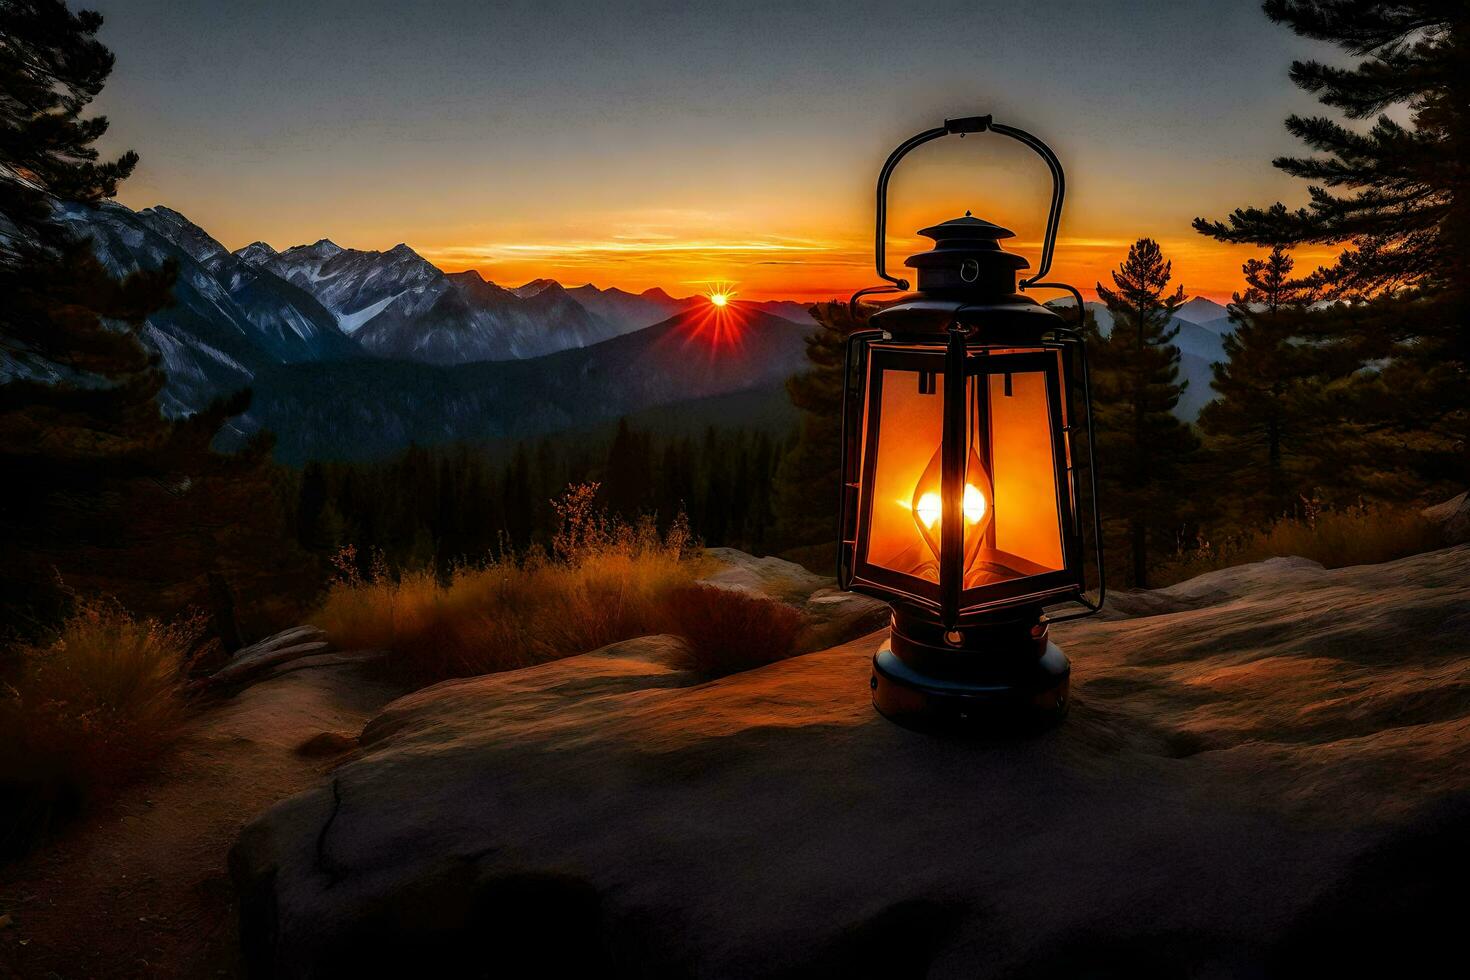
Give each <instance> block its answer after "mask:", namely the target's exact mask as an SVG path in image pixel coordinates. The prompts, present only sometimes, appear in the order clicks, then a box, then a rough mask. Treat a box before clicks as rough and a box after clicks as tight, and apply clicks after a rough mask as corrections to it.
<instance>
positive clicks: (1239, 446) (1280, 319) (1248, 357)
mask: <svg viewBox="0 0 1470 980" xmlns="http://www.w3.org/2000/svg"><path fill="white" fill-rule="evenodd" d="M1293 267H1294V263H1293V261H1292V258H1291V254H1290V252H1288V251H1287V250H1286V249H1285V248H1283V247H1281V246H1279V245H1278V246H1276V247H1275V248H1273V249H1272V250H1271V252H1270V254H1269V255H1268V256H1267V257H1266V258H1264V259H1260V258H1252V259H1248V260H1246V262H1245V264H1244V265H1243V266H1241V271H1242V272H1243V273H1244V275H1245V282H1246V288H1245V290H1244V291H1243V292H1238V293H1236V294H1235V295H1234V297H1233V301H1232V302H1231V304H1230V321H1231V323H1232V324H1233V325H1234V329H1233V330H1232V331H1231V332H1230V333H1228V334H1226V335H1225V344H1224V346H1225V360H1224V361H1223V362H1219V363H1216V364H1214V365H1213V366H1212V371H1213V373H1214V379H1213V381H1212V382H1211V384H1210V386H1211V387H1212V388H1214V389H1215V391H1216V392H1217V393H1218V394H1219V396H1220V397H1219V398H1217V399H1215V400H1214V401H1211V402H1210V403H1209V404H1207V405H1205V407H1204V409H1203V410H1202V411H1201V412H1200V420H1199V422H1200V428H1202V429H1204V430H1205V432H1206V433H1209V434H1210V435H1211V436H1212V437H1213V439H1212V441H1211V447H1210V448H1211V449H1212V451H1213V455H1214V457H1215V461H1216V462H1217V463H1218V464H1222V465H1223V469H1221V470H1220V471H1219V472H1218V475H1217V479H1216V480H1214V481H1213V483H1214V485H1215V486H1217V487H1226V486H1228V487H1229V488H1230V492H1229V493H1228V494H1226V495H1223V497H1224V499H1223V500H1222V501H1221V503H1222V504H1224V505H1225V506H1223V507H1222V509H1224V510H1226V511H1227V512H1233V516H1238V517H1245V518H1248V519H1253V520H1260V519H1264V518H1267V517H1270V516H1273V515H1279V514H1280V513H1282V512H1283V511H1284V510H1286V509H1287V508H1288V507H1289V506H1290V504H1291V502H1292V501H1293V500H1294V499H1295V497H1296V496H1297V495H1298V494H1299V493H1300V492H1302V491H1303V490H1304V489H1307V488H1305V487H1302V486H1300V485H1299V483H1298V482H1296V481H1294V480H1293V479H1292V478H1291V477H1289V475H1288V472H1287V470H1288V466H1287V456H1288V455H1291V456H1292V457H1293V459H1294V461H1299V460H1300V459H1301V458H1302V457H1304V456H1307V455H1310V451H1309V444H1310V443H1311V441H1312V438H1313V433H1312V430H1313V428H1314V426H1313V425H1312V424H1311V419H1312V416H1313V412H1312V407H1311V405H1312V402H1313V401H1314V399H1315V398H1316V397H1318V396H1319V395H1320V387H1321V386H1320V383H1318V381H1317V376H1316V371H1317V364H1316V363H1315V362H1316V361H1317V360H1319V359H1318V358H1317V357H1316V356H1315V354H1316V348H1314V347H1312V346H1310V345H1309V344H1308V343H1307V342H1306V337H1305V334H1306V333H1307V331H1308V330H1309V329H1310V327H1309V326H1308V324H1307V322H1306V321H1307V318H1308V316H1309V314H1308V312H1307V308H1308V307H1309V306H1310V305H1311V303H1312V302H1313V301H1314V300H1315V299H1316V296H1317V289H1316V287H1314V286H1313V285H1312V284H1311V283H1309V282H1306V281H1303V280H1300V279H1293V278H1292V276H1291V273H1292V269H1293ZM1298 468H1299V463H1298Z"/></svg>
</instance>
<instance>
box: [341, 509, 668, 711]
mask: <svg viewBox="0 0 1470 980" xmlns="http://www.w3.org/2000/svg"><path fill="white" fill-rule="evenodd" d="M596 493H597V485H596V484H586V485H582V486H578V487H573V488H572V489H571V490H569V491H568V492H567V494H566V495H565V496H564V497H563V498H562V499H561V500H559V501H557V513H558V516H559V518H560V520H559V530H558V532H557V535H556V538H555V540H554V541H553V543H552V553H551V555H549V556H548V555H545V554H543V553H535V552H533V553H532V554H530V555H527V556H523V557H515V556H511V557H503V558H501V559H499V560H495V561H487V562H486V563H484V564H482V565H478V566H466V567H461V568H458V569H455V570H454V571H453V572H452V573H451V574H450V575H449V576H448V577H447V578H441V577H439V576H437V575H435V574H433V573H431V572H405V573H402V574H397V575H395V574H393V573H392V572H391V571H390V570H389V569H388V568H386V567H385V566H384V564H383V562H382V561H381V559H375V560H374V562H373V563H372V568H371V570H370V571H369V572H368V574H366V575H362V574H359V573H358V572H357V558H356V555H355V553H353V552H351V551H350V550H348V551H346V552H344V554H343V555H341V556H340V560H339V562H338V568H339V572H340V575H339V581H338V582H337V583H336V584H335V585H333V586H332V588H331V590H330V591H329V592H328V594H327V597H326V600H325V602H324V604H323V606H322V608H321V611H320V612H319V613H318V614H317V616H316V617H315V619H314V621H315V622H316V624H317V625H319V626H321V627H322V628H323V629H325V630H326V631H327V634H328V636H329V637H330V638H331V639H332V641H333V642H334V643H335V644H337V645H338V646H340V647H344V648H376V649H383V650H387V651H389V653H390V657H389V659H388V663H389V665H390V667H391V669H392V670H393V671H394V672H395V673H396V674H398V675H399V676H401V677H404V678H406V679H409V680H413V681H417V682H432V681H436V680H441V679H444V678H448V677H463V676H469V675H474V674H483V673H489V672H492V671H498V670H509V669H512V668H515V667H524V666H527V665H530V664H536V663H542V662H545V661H547V660H555V659H557V658H560V657H565V656H570V655H572V654H576V653H583V652H585V651H587V650H593V649H596V648H597V647H600V646H605V645H607V644H609V643H615V642H617V641H619V640H626V639H629V638H631V637H634V636H642V635H645V634H648V633H657V632H661V631H663V630H664V628H665V625H666V620H667V604H666V597H667V596H668V594H669V593H670V592H671V591H672V590H673V589H675V588H677V587H678V586H681V585H685V584H687V583H689V582H690V581H692V580H693V577H694V575H695V571H696V563H695V562H694V561H693V560H691V559H690V557H689V556H690V550H691V545H692V542H691V540H690V536H689V531H688V527H687V525H686V524H685V523H684V522H683V521H676V522H675V524H674V526H673V527H672V528H671V529H670V530H669V531H668V532H667V533H666V534H662V535H661V534H659V532H658V530H657V528H656V527H655V526H654V524H653V522H652V521H650V520H645V521H640V522H639V523H637V524H634V525H629V524H626V523H623V522H620V521H615V520H610V519H609V518H608V517H607V516H606V514H604V513H602V512H601V511H599V510H598V509H597V508H596V507H595V505H594V498H595V496H596Z"/></svg>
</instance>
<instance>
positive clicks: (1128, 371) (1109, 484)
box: [1088, 238, 1198, 588]
mask: <svg viewBox="0 0 1470 980" xmlns="http://www.w3.org/2000/svg"><path fill="white" fill-rule="evenodd" d="M1171 278H1172V267H1171V264H1170V263H1169V262H1168V261H1167V260H1166V259H1165V258H1164V256H1163V253H1162V251H1160V249H1159V246H1158V244H1157V243H1156V242H1154V241H1153V240H1152V239H1148V238H1141V239H1139V240H1138V241H1137V242H1135V243H1134V244H1133V246H1132V247H1131V248H1130V249H1129V250H1128V257H1127V259H1126V260H1124V262H1123V264H1122V266H1120V267H1119V268H1118V270H1117V271H1115V272H1114V273H1113V274H1112V279H1113V286H1114V288H1111V289H1110V288H1108V287H1106V286H1104V285H1103V284H1102V283H1098V284H1097V294H1098V296H1100V297H1101V298H1102V300H1103V302H1104V303H1105V304H1107V308H1108V312H1109V313H1110V314H1111V315H1112V319H1113V325H1112V329H1111V331H1110V332H1109V333H1108V335H1107V337H1106V338H1104V337H1102V336H1101V335H1100V333H1099V332H1098V331H1097V329H1096V325H1095V321H1094V325H1093V327H1092V334H1093V335H1092V336H1091V337H1089V338H1088V344H1089V348H1088V349H1089V351H1090V355H1089V360H1090V361H1091V362H1092V393H1093V407H1094V411H1095V412H1096V426H1097V439H1098V449H1097V453H1098V459H1099V467H1098V468H1099V472H1100V474H1101V477H1102V481H1101V482H1102V486H1101V487H1100V494H1101V498H1100V499H1101V504H1102V507H1103V512H1104V515H1105V517H1106V518H1107V523H1108V524H1109V525H1110V529H1111V530H1112V532H1113V533H1112V534H1111V535H1110V537H1112V538H1114V542H1113V543H1112V544H1111V545H1110V547H1109V551H1110V553H1112V554H1114V555H1117V554H1120V553H1121V554H1126V555H1127V556H1128V564H1127V568H1128V572H1129V584H1131V585H1133V586H1134V587H1137V588H1146V587H1147V586H1148V569H1149V561H1150V557H1151V555H1152V554H1153V553H1156V552H1160V551H1162V550H1163V549H1164V548H1165V546H1166V545H1168V544H1169V543H1171V542H1172V538H1173V534H1174V533H1175V532H1176V531H1177V529H1178V525H1179V522H1180V517H1181V515H1182V514H1183V513H1184V512H1185V509H1186V508H1185V494H1184V479H1185V477H1186V475H1187V465H1188V463H1189V462H1190V459H1191V457H1192V456H1193V454H1194V452H1195V450H1196V449H1197V448H1198V440H1197V439H1196V438H1195V435H1194V433H1193V432H1192V431H1191V430H1190V428H1189V426H1188V425H1186V424H1185V423H1183V422H1181V421H1180V420H1179V419H1178V418H1177V417H1176V416H1175V415H1174V413H1173V409H1174V407H1175V405H1177V404H1178V403H1179V396H1180V395H1181V394H1182V393H1183V391H1184V388H1185V386H1186V385H1187V384H1188V383H1189V382H1188V381H1183V382H1181V381H1180V380H1179V349H1178V348H1177V347H1175V346H1174V345H1173V344H1171V343H1170V341H1172V340H1173V339H1174V338H1175V337H1176V336H1177V335H1178V333H1179V329H1180V328H1179V327H1177V326H1174V327H1172V328H1171V327H1170V322H1171V321H1172V320H1173V318H1174V311H1175V310H1177V309H1178V308H1179V306H1180V305H1181V304H1182V303H1183V302H1184V289H1183V287H1179V288H1176V289H1175V290H1174V291H1173V292H1172V293H1170V292H1167V290H1168V286H1169V281H1170V279H1171ZM1120 531H1122V532H1126V533H1119V532H1120ZM1119 546H1121V548H1120V547H1119Z"/></svg>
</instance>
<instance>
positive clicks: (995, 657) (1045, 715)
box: [870, 612, 1072, 732]
mask: <svg viewBox="0 0 1470 980" xmlns="http://www.w3.org/2000/svg"><path fill="white" fill-rule="evenodd" d="M956 632H957V633H958V634H959V636H958V637H956V636H954V635H953V634H951V635H950V639H956V638H957V639H959V641H960V642H959V643H951V642H949V641H948V640H946V639H945V633H944V631H943V630H942V628H941V627H939V626H936V625H934V624H932V623H926V622H922V621H920V622H915V621H912V620H906V617H904V616H903V615H902V614H900V613H895V614H894V617H893V627H892V631H891V634H890V637H889V640H888V642H887V643H885V644H884V645H883V646H882V647H880V648H879V650H878V652H877V653H876V654H875V655H874V656H873V676H872V680H871V682H870V683H871V687H872V690H873V706H874V707H875V708H877V709H878V711H879V712H881V713H882V714H883V715H884V716H885V717H887V718H889V719H890V720H892V721H895V722H897V723H899V724H901V725H904V726H906V727H910V728H929V729H934V728H943V729H962V730H970V731H997V732H998V731H1017V730H1028V729H1029V730H1035V729H1038V728H1045V727H1047V726H1049V725H1052V724H1055V723H1056V722H1058V721H1060V720H1061V719H1062V718H1063V717H1064V716H1065V715H1066V713H1067V704H1068V694H1069V689H1070V682H1071V674H1072V668H1071V664H1070V663H1069V662H1068V661H1067V657H1066V655H1065V654H1064V653H1062V650H1061V648H1060V647H1058V646H1057V645H1056V644H1055V643H1052V642H1051V640H1050V638H1049V637H1048V635H1047V629H1046V626H1045V624H1043V623H1041V622H1040V615H1039V612H1038V613H1035V614H1033V615H1030V616H1024V615H1023V616H1022V617H1020V618H1012V619H1004V620H990V621H986V622H980V623H975V624H971V625H969V626H967V627H962V628H961V630H959V631H956ZM936 640H937V641H938V642H934V641H936Z"/></svg>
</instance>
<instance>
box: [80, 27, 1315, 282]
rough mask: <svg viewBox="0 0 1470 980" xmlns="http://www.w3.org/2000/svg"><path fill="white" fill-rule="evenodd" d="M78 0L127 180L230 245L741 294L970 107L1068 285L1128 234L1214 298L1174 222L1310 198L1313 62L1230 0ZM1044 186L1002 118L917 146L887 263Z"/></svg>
mask: <svg viewBox="0 0 1470 980" xmlns="http://www.w3.org/2000/svg"><path fill="white" fill-rule="evenodd" d="M86 5H87V6H91V7H94V8H96V9H98V10H100V11H102V13H103V14H104V15H106V17H107V23H106V25H105V26H104V27H103V30H102V38H103V40H104V41H105V42H106V43H107V44H108V45H110V46H111V47H112V48H113V50H114V51H115V52H116V54H117V68H116V70H115V72H114V74H113V78H112V81H111V82H110V84H109V86H108V88H107V90H106V92H105V93H104V95H103V97H102V98H101V99H100V100H99V102H98V108H99V109H100V110H101V111H103V112H106V113H107V114H108V115H109V116H110V118H111V119H112V123H113V129H112V133H111V134H110V135H109V137H108V139H107V141H106V143H105V147H106V149H108V150H110V151H120V150H122V149H126V148H133V149H136V150H138V152H139V153H140V154H141V155H142V157H143V160H142V163H141V165H140V166H139V168H138V170H137V172H136V174H135V176H134V177H133V178H132V179H131V180H130V181H128V183H127V184H126V185H124V190H123V191H122V193H121V194H120V200H122V201H123V203H125V204H128V205H130V206H132V207H138V208H141V207H146V206H148V205H152V204H167V205H168V206H170V207H173V208H175V209H177V210H179V211H182V212H183V213H184V214H186V215H188V216H189V217H190V218H192V219H193V220H195V221H196V222H198V223H199V224H200V225H202V226H203V227H204V228H205V229H206V230H208V231H209V232H211V233H212V234H213V235H214V236H215V237H217V238H219V239H220V240H221V241H222V242H223V243H224V244H225V245H226V246H228V247H230V248H238V247H240V246H242V245H245V244H248V243H249V242H252V241H255V240H257V239H259V240H264V241H267V242H269V243H270V244H272V245H274V246H275V247H277V248H285V247H287V246H290V245H295V244H300V243H304V242H312V241H315V240H317V239H319V238H323V237H326V238H331V239H332V240H333V241H335V242H337V243H338V244H340V245H344V246H351V247H356V248H369V249H384V248H389V247H391V246H393V245H394V244H396V243H398V242H407V243H408V244H409V245H410V246H412V247H413V248H414V249H416V250H417V251H418V252H420V253H421V254H422V255H424V256H425V257H426V258H428V259H429V260H430V261H432V262H434V263H436V264H437V265H440V266H441V267H443V268H445V269H446V270H450V271H455V270H460V269H466V268H475V269H478V270H480V271H481V272H482V273H483V274H484V275H485V276H486V277H487V278H489V279H492V280H494V281H497V282H500V283H503V284H506V285H517V284H519V283H521V282H524V281H526V280H529V279H532V278H535V277H538V276H550V277H552V278H555V279H558V280H560V281H561V282H563V283H565V284H567V285H577V284H580V283H584V282H593V283H596V284H597V285H599V286H609V285H616V286H620V287H623V288H625V289H632V290H642V289H644V288H647V287H649V286H655V285H657V286H663V287H665V288H666V289H668V290H669V291H670V292H672V293H674V294H676V295H682V294H686V293H690V292H695V291H701V290H704V289H705V288H706V285H707V283H709V282H711V281H715V280H718V281H721V282H733V283H734V284H735V289H736V290H737V291H738V293H739V294H740V295H741V296H742V297H745V298H769V297H778V296H779V297H791V298H798V299H820V298H826V297H830V296H839V295H840V296H845V295H846V294H848V293H850V292H851V291H852V290H853V289H855V288H857V287H859V286H862V285H867V284H869V283H871V282H872V281H873V280H874V276H873V272H872V258H871V240H872V212H873V202H872V186H873V181H874V179H875V177H876V173H877V170H878V167H879V166H880V164H881V163H882V161H883V159H884V157H885V156H886V155H887V153H888V152H889V150H891V149H892V147H893V146H894V145H895V144H896V143H898V142H899V141H901V140H902V139H904V138H906V137H907V136H909V135H911V134H912V133H914V132H917V131H919V130H921V129H925V128H928V127H929V126H932V125H937V124H938V123H939V122H940V121H942V120H943V119H944V117H946V116H955V115H969V114H976V113H985V112H989V113H993V114H994V115H995V117H996V119H997V120H998V121H1002V122H1008V123H1011V124H1013V125H1017V126H1020V127H1022V128H1025V129H1028V130H1030V131H1031V132H1033V133H1035V134H1037V135H1038V136H1040V137H1042V138H1043V139H1045V140H1046V141H1047V142H1049V143H1050V144H1051V145H1052V146H1053V147H1054V148H1055V150H1056V151H1057V153H1058V155H1059V156H1060V157H1061V158H1062V161H1063V164H1064V165H1065V166H1066V168H1067V175H1068V185H1069V194H1068V200H1067V208H1066V211H1065V213H1064V215H1063V225H1062V240H1061V245H1060V247H1059V254H1058V259H1057V262H1056V263H1055V265H1054V275H1055V276H1059V277H1061V278H1064V279H1069V280H1071V281H1072V282H1074V283H1075V284H1077V285H1078V286H1081V287H1083V288H1084V290H1086V291H1089V292H1090V291H1091V288H1092V286H1093V284H1094V283H1095V282H1096V281H1097V280H1098V279H1099V278H1103V277H1104V276H1105V275H1106V273H1107V270H1108V269H1110V268H1112V267H1113V266H1114V265H1116V263H1117V262H1118V261H1119V260H1120V259H1121V258H1122V256H1123V253H1124V252H1125V251H1126V249H1127V245H1128V243H1129V242H1130V241H1132V240H1133V239H1136V238H1138V237H1140V236H1144V235H1147V236H1151V237H1154V238H1156V239H1158V240H1159V241H1160V242H1161V243H1162V244H1163V246H1164V249H1165V252H1166V254H1167V255H1169V256H1170V257H1171V258H1172V259H1173V260H1174V270H1175V274H1176V281H1178V282H1182V283H1183V284H1184V286H1185V288H1186V290H1187V291H1188V292H1189V293H1191V294H1197V295H1205V296H1210V297H1213V298H1216V299H1224V298H1226V297H1228V295H1229V293H1230V292H1231V291H1232V290H1233V289H1236V288H1238V287H1239V284H1240V283H1239V267H1240V263H1241V262H1242V261H1243V259H1244V258H1246V257H1248V256H1249V255H1250V254H1252V252H1251V250H1249V249H1240V248H1227V247H1224V246H1220V245H1217V244H1215V243H1213V242H1211V241H1209V240H1207V239H1204V238H1202V237H1200V236H1198V235H1196V234H1195V233H1194V232H1193V231H1192V230H1191V229H1190V227H1189V221H1190V219H1191V218H1193V217H1194V216H1196V215H1205V216H1209V217H1221V216H1223V215H1224V214H1226V213H1227V212H1228V211H1229V210H1230V209H1231V208H1234V207H1236V206H1239V205H1244V204H1262V203H1270V202H1272V201H1275V200H1285V201H1287V202H1288V203H1292V204H1295V203H1299V202H1301V201H1302V200H1303V199H1304V197H1305V189H1304V188H1303V187H1302V186H1301V185H1300V184H1299V182H1296V181H1293V180H1291V179H1290V178H1287V177H1284V176H1282V175H1280V174H1279V173H1277V172H1276V171H1275V170H1273V169H1272V168H1271V167H1270V164H1269V161H1270V159H1271V158H1272V157H1273V156H1275V155H1278V154H1281V153H1284V152H1296V151H1297V150H1298V147H1297V145H1296V144H1295V141H1293V140H1292V139H1291V138H1290V137H1289V136H1288V135H1287V134H1286V132H1285V130H1284V129H1283V127H1282V120H1283V118H1284V117H1285V116H1286V115H1287V114H1288V113H1290V112H1293V111H1296V112H1313V111H1316V108H1317V107H1316V104H1315V103H1314V102H1313V101H1312V100H1311V98H1310V97H1309V96H1307V95H1305V94H1303V93H1299V92H1297V91H1296V90H1294V89H1293V88H1292V87H1291V85H1290V83H1289V82H1288V81H1287V78H1286V71H1287V66H1288V64H1289V62H1290V61H1291V59H1292V58H1293V57H1304V56H1317V57H1333V53H1332V52H1330V51H1327V50H1325V49H1323V48H1322V47H1320V46H1317V45H1314V44H1312V43H1311V42H1307V41H1304V40H1302V39H1300V38H1296V37H1294V36H1293V35H1291V34H1290V33H1289V32H1288V31H1286V30H1284V29H1282V28H1279V27H1276V26H1275V25H1272V24H1271V23H1270V22H1269V21H1267V20H1266V18H1265V17H1264V15H1262V14H1261V12H1260V10H1259V7H1258V5H1257V4H1256V3H1255V2H1251V0H1215V2H1204V0H1199V2H1165V3H1150V2H1131V3H1106V4H1103V3H1096V2H1084V3H1044V2H1033V3H1024V2H1021V3H1018V2H1005V3H992V2H984V0H965V2H957V3H948V2H937V0H934V2H926V3H923V4H918V5H912V6H910V7H904V6H902V5H895V4H892V3H872V4H869V3H793V2H789V0H788V2H782V3H762V2H740V3H667V4H638V3H617V2H608V3H604V4H593V3H587V2H577V3H562V2H558V0H538V2H534V3H509V2H478V3H477V2H468V0H455V2H451V0H444V2H422V3H403V2H401V0H394V2H381V0H354V2H336V0H331V2H327V0H319V2H312V3H302V2H301V0H294V2H278V0H256V2H253V3H244V4H242V3H239V2H237V0H229V2H225V0H213V2H211V0H196V2H192V3H181V2H175V0H92V2H90V3H88V4H86ZM1047 193H1048V184H1047V177H1046V171H1045V168H1044V167H1043V166H1042V164H1041V162H1040V161H1039V160H1038V159H1036V158H1035V157H1034V156H1032V155H1031V154H1030V152H1029V151H1028V150H1025V149H1024V148H1022V147H1020V146H1019V145H1016V144H1013V143H1011V142H1010V141H1007V140H1003V139H1001V138H999V137H995V136H991V135H987V136H978V137H967V138H966V139H964V140H960V139H957V138H954V137H950V138H949V139H946V140H943V141H940V142H938V143H936V144H931V145H930V146H928V147H925V148H924V149H922V150H920V151H918V152H917V153H916V154H915V155H913V156H911V157H910V160H909V162H906V163H905V165H904V168H902V169H900V171H899V174H898V177H897V178H896V181H895V185H894V205H895V211H894V214H893V216H892V220H891V222H890V226H889V227H890V244H891V248H890V259H889V261H890V264H892V265H897V264H899V263H900V262H901V261H902V258H903V257H904V256H905V255H907V254H909V253H912V252H914V251H917V250H919V249H921V248H923V247H925V246H926V245H927V244H928V243H927V241H926V240H923V239H918V238H917V237H915V236H913V234H912V232H913V231H914V230H915V229H917V228H919V227H922V226H924V225H927V224H930V223H933V222H935V221H940V220H944V219H946V218H950V217H955V216H957V215H959V214H962V213H963V212H964V211H965V209H967V208H968V209H971V210H973V211H974V212H975V213H976V214H977V215H979V216H982V217H985V218H989V219H990V220H993V221H997V222H999V223H1001V224H1005V225H1007V226H1008V227H1010V228H1012V229H1014V230H1015V231H1016V232H1017V236H1018V237H1017V239H1016V240H1015V241H1014V242H1013V243H1012V244H1013V247H1014V248H1015V249H1016V250H1019V251H1022V252H1028V251H1029V252H1030V253H1031V254H1033V255H1034V249H1035V248H1036V246H1037V241H1038V239H1039V237H1040V233H1041V228H1042V223H1043V220H1044V218H1045V211H1046V195H1047ZM1328 254H1330V251H1329V250H1321V251H1318V252H1315V253H1306V252H1304V253H1302V254H1301V255H1299V257H1298V261H1299V264H1301V265H1303V266H1311V265H1314V264H1315V262H1316V261H1317V260H1319V259H1320V258H1324V257H1326V256H1327V255H1328Z"/></svg>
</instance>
